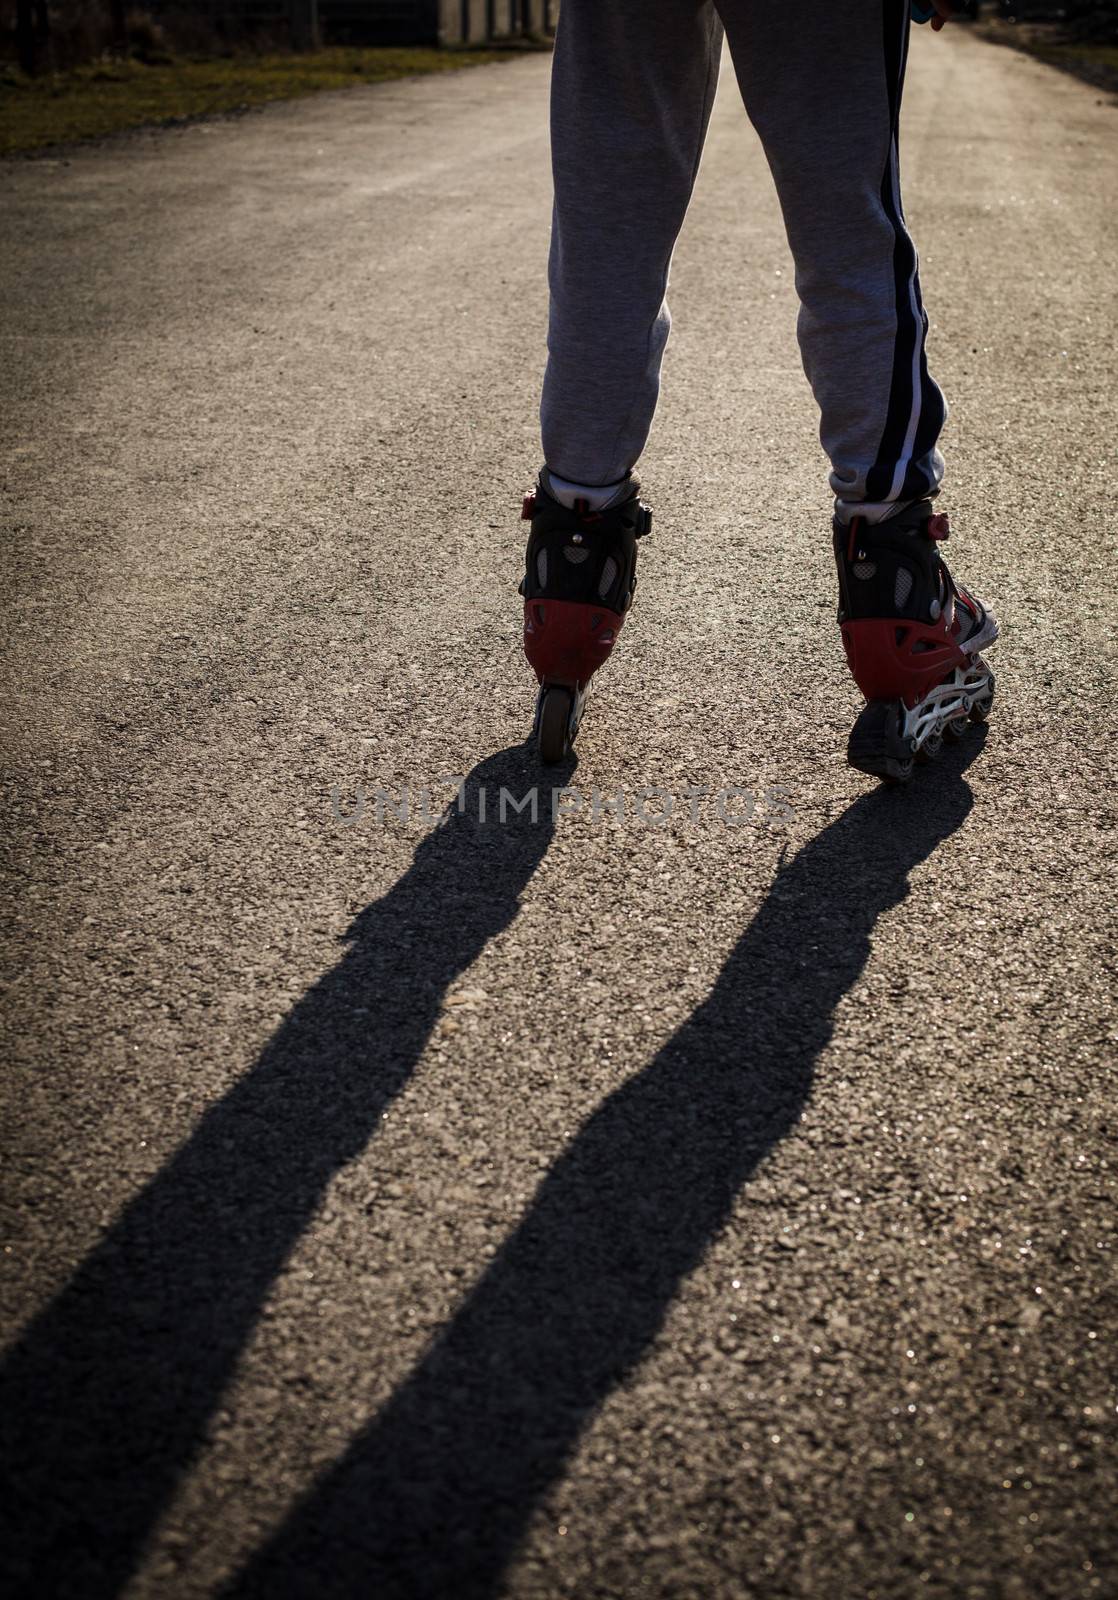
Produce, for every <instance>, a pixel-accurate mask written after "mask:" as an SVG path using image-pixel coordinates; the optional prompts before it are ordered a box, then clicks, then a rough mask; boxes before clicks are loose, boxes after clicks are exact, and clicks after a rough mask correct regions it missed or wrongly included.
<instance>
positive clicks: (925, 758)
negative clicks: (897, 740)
mask: <svg viewBox="0 0 1118 1600" xmlns="http://www.w3.org/2000/svg"><path fill="white" fill-rule="evenodd" d="M942 753H943V734H942V733H930V734H929V735H928V737H927V738H926V739H925V740H924V743H923V744H922V745H921V746H920V748H919V750H917V752H916V759H917V761H919V763H920V765H921V766H922V767H926V766H927V765H928V764H929V763H930V762H932V761H937V760H938V759H939V757H940V755H941V754H942Z"/></svg>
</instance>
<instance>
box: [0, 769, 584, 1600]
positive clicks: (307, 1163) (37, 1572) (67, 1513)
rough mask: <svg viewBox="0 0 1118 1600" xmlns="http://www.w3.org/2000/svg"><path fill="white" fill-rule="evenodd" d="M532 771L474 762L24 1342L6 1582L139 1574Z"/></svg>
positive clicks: (492, 885)
mask: <svg viewBox="0 0 1118 1600" xmlns="http://www.w3.org/2000/svg"><path fill="white" fill-rule="evenodd" d="M538 779H539V774H538V769H537V768H536V767H535V763H534V759H533V758H532V757H531V755H530V752H529V751H528V750H527V748H526V747H518V748H516V749H513V750H507V751H502V752H501V753H500V754H497V755H494V756H492V757H490V758H489V759H487V760H485V761H483V762H481V763H480V764H479V765H478V766H477V767H476V768H475V769H474V771H473V772H472V773H471V774H470V775H469V779H468V781H467V791H466V793H467V800H468V802H469V804H468V807H467V810H466V811H465V813H464V814H463V813H460V812H459V810H458V808H457V806H453V807H452V808H451V810H450V812H449V814H448V817H447V819H446V821H445V822H444V823H443V825H442V826H441V827H439V828H438V829H436V830H435V831H434V832H433V833H431V834H429V835H428V836H427V837H426V838H425V839H424V840H423V841H422V842H421V844H420V846H419V848H418V850H417V852H416V856H415V860H414V863H413V865H412V866H411V868H410V869H409V870H408V872H407V873H406V874H405V875H404V877H403V878H401V880H400V881H399V882H398V883H397V884H396V885H395V887H394V888H393V889H392V890H391V891H390V892H389V893H388V894H387V895H385V896H384V898H383V899H381V900H379V901H377V902H376V903H375V904H373V905H371V906H369V907H368V908H367V909H366V910H365V911H363V912H362V913H361V914H360V916H358V917H357V918H356V920H355V921H354V923H353V925H352V927H351V928H350V930H349V933H348V935H347V938H348V940H349V942H350V949H349V951H348V953H347V954H346V955H345V956H344V958H343V959H342V960H341V961H340V962H339V964H338V965H337V966H336V967H334V968H333V969H332V970H331V971H330V972H328V973H326V974H325V976H324V977H323V978H322V979H321V980H320V981H319V982H318V983H317V984H316V985H315V986H314V988H312V989H311V990H310V991H309V992H308V993H307V994H306V996H305V997H304V998H303V999H302V1000H301V1001H300V1002H299V1003H298V1005H296V1007H295V1008H294V1010H293V1011H292V1013H291V1015H290V1016H289V1017H288V1018H287V1019H286V1020H285V1021H284V1023H283V1024H282V1026H281V1027H280V1028H279V1030H278V1031H277V1033H276V1034H275V1036H274V1037H273V1038H272V1039H271V1040H270V1042H269V1043H268V1045H267V1047H266V1048H265V1050H264V1051H263V1053H262V1055H261V1057H260V1059H259V1061H258V1062H257V1063H256V1064H255V1066H254V1067H253V1069H252V1070H251V1072H249V1073H248V1074H247V1075H246V1076H245V1077H244V1078H243V1079H241V1080H240V1081H239V1082H238V1083H237V1084H236V1085H235V1086H234V1087H233V1088H232V1089H231V1090H230V1092H229V1093H228V1094H227V1095H226V1096H225V1097H224V1098H223V1099H222V1100H221V1101H220V1102H219V1103H218V1104H217V1105H215V1106H214V1107H213V1108H212V1109H211V1110H210V1111H209V1112H208V1113H207V1114H206V1115H205V1116H204V1117H203V1119H202V1121H201V1122H200V1124H199V1126H198V1129H197V1131H196V1132H195V1133H194V1134H193V1135H192V1136H191V1138H190V1139H189V1140H188V1141H187V1142H186V1144H185V1145H184V1146H183V1147H182V1148H181V1149H180V1150H179V1151H178V1152H177V1153H176V1154H175V1155H174V1156H173V1157H172V1158H171V1160H170V1161H169V1162H168V1163H167V1164H166V1166H165V1167H164V1168H163V1169H162V1170H161V1171H160V1172H159V1173H158V1174H157V1175H156V1177H155V1178H153V1179H152V1180H151V1182H150V1183H149V1184H148V1185H147V1187H146V1188H144V1189H143V1190H142V1191H141V1193H140V1194H139V1195H138V1196H137V1197H136V1198H135V1199H134V1200H133V1201H132V1202H131V1203H130V1204H129V1205H128V1206H127V1207H126V1209H125V1210H124V1211H123V1213H122V1214H121V1216H120V1218H119V1220H118V1221H117V1222H116V1223H115V1224H114V1225H113V1227H112V1228H111V1229H110V1231H109V1232H108V1234H107V1235H106V1237H105V1238H104V1240H103V1241H102V1242H101V1243H100V1244H99V1245H98V1246H97V1247H96V1248H95V1249H94V1250H93V1251H92V1252H91V1253H90V1255H89V1256H88V1257H87V1259H86V1260H85V1261H84V1262H83V1263H82V1265H81V1266H80V1267H79V1268H78V1269H77V1271H76V1272H75V1274H74V1276H73V1278H72V1279H71V1280H70V1282H69V1283H68V1284H67V1285H66V1287H65V1288H64V1289H63V1290H62V1291H61V1292H60V1293H59V1294H58V1296H57V1297H56V1298H55V1299H54V1300H53V1301H52V1302H51V1303H50V1304H49V1305H48V1306H47V1307H46V1309H45V1310H44V1311H43V1312H42V1314H41V1315H39V1316H38V1317H36V1318H35V1319H34V1320H33V1321H32V1322H31V1324H30V1325H29V1327H28V1328H27V1330H26V1331H25V1333H24V1334H23V1336H22V1337H21V1338H20V1340H19V1342H18V1343H17V1344H16V1346H15V1347H14V1348H13V1350H12V1352H11V1354H10V1356H9V1358H8V1360H7V1361H6V1363H5V1365H4V1368H3V1371H2V1372H0V1446H2V1450H3V1458H4V1460H5V1462H6V1468H5V1476H6V1477H7V1480H8V1482H7V1487H6V1489H5V1491H4V1493H3V1494H2V1495H0V1574H4V1575H6V1579H7V1583H6V1592H7V1593H8V1594H9V1595H13V1596H14V1595H16V1594H19V1595H26V1596H35V1597H36V1600H41V1597H44V1596H50V1597H51V1600H56V1597H62V1596H71V1595H72V1596H81V1597H82V1600H102V1597H106V1596H110V1595H114V1594H116V1593H117V1592H118V1591H119V1590H120V1588H121V1587H122V1586H123V1585H124V1583H125V1582H126V1581H127V1579H128V1578H129V1576H130V1574H131V1573H132V1571H133V1570H134V1568H135V1565H136V1562H137V1560H138V1558H139V1554H140V1552H141V1549H142V1546H143V1543H144V1540H145V1538H146V1536H147V1535H148V1534H149V1532H150V1531H151V1529H152V1527H153V1525H154V1523H155V1521H156V1519H157V1518H158V1516H159V1515H160V1513H161V1512H162V1511H163V1510H164V1509H165V1507H166V1506H167V1504H168V1502H169V1500H170V1497H171V1496H172V1494H173V1493H174V1490H175V1488H176V1485H177V1484H178V1482H179V1481H180V1479H181V1477H182V1476H183V1474H184V1473H185V1472H186V1471H187V1470H188V1468H189V1466H190V1464H191V1462H192V1461H193V1459H194V1458H195V1456H196V1455H197V1452H198V1449H199V1446H200V1445H201V1444H202V1443H203V1442H204V1439H205V1434H206V1427H207V1423H208V1422H209V1419H210V1417H211V1415H212V1413H213V1411H214V1409H215V1407H216V1405H217V1404H218V1402H219V1400H220V1398H221V1395H222V1393H223V1391H224V1389H225V1387H226V1385H227V1383H228V1381H229V1379H230V1377H231V1376H232V1373H233V1371H234V1368H235V1365H236V1362H237V1359H238V1356H239V1355H240V1352H241V1350H242V1348H243V1347H244V1344H245V1341H246V1340H247V1339H248V1338H249V1336H250V1334H251V1332H252V1329H253V1327H254V1325H255V1323H256V1321H257V1318H258V1317H259V1314H260V1310H261V1306H262V1304H263V1303H264V1301H265V1300H266V1298H267V1295H268V1291H269V1289H270V1287H271V1285H272V1283H273V1282H274V1280H275V1278H276V1276H277V1274H278V1273H279V1272H280V1270H281V1268H282V1267H283V1264H284V1262H285V1260H286V1259H287V1257H288V1256H289V1255H290V1253H291V1251H292V1249H293V1248H294V1246H295V1244H296V1243H297V1241H298V1239H299V1237H300V1235H301V1234H302V1233H303V1231H304V1229H305V1228H306V1226H307V1225H308V1223H309V1222H310V1220H311V1217H312V1215H313V1213H314V1211H315V1209H316V1207H317V1206H318V1204H319V1202H320V1200H321V1198H322V1196H323V1193H324V1191H325V1189H326V1187H327V1185H328V1184H329V1183H330V1181H331V1179H332V1178H333V1177H334V1175H335V1174H336V1173H337V1172H338V1170H339V1169H340V1168H341V1167H342V1166H344V1165H345V1163H346V1162H348V1161H350V1160H352V1159H353V1158H354V1157H356V1156H358V1155H359V1154H360V1153H361V1151H362V1150H363V1149H364V1148H365V1146H366V1144H367V1143H368V1141H369V1138H370V1137H371V1135H372V1134H373V1133H374V1131H375V1129H376V1127H377V1124H378V1122H379V1121H380V1118H381V1114H382V1112H383V1111H384V1109H385V1107H386V1106H387V1105H388V1104H389V1103H390V1102H391V1101H392V1099H393V1097H394V1096H395V1095H397V1094H398V1093H399V1092H400V1090H401V1089H402V1088H403V1086H404V1084H405V1083H406V1082H407V1080H408V1077H409V1075H410V1074H411V1072H412V1069H413V1068H414V1066H415V1063H416V1061H417V1059H418V1057H419V1055H420V1054H421V1052H422V1050H423V1048H424V1045H425V1044H426V1041H427V1038H428V1035H429V1033H430V1030H431V1027H432V1024H433V1023H434V1021H435V1019H436V1017H437V1015H438V1011H439V1008H440V1005H441V1003H442V999H443V995H444V993H445V991H446V989H447V986H448V985H449V984H450V983H451V982H452V981H453V979H454V978H455V977H456V976H457V975H458V974H459V973H461V972H462V971H463V970H464V969H465V968H467V967H468V966H470V964H471V963H472V962H473V961H474V960H476V958H477V956H478V955H479V954H480V952H481V951H482V950H483V949H484V947H485V945H486V944H487V943H488V941H489V940H490V939H492V938H493V937H494V936H495V935H496V934H498V933H500V932H501V930H502V929H504V928H506V927H507V926H508V925H509V924H510V923H511V922H512V920H513V918H514V917H515V915H516V911H517V906H518V901H519V896H520V894H521V893H522V892H523V890H524V888H525V886H526V885H527V884H528V882H529V880H530V879H531V877H532V874H533V872H534V871H535V869H536V867H537V866H538V864H539V862H540V859H541V858H542V856H543V855H544V853H545V851H546V849H547V846H548V843H549V841H550V838H551V835H552V826H551V821H550V818H549V817H547V816H545V815H541V817H540V820H539V822H538V824H533V823H532V821H531V819H530V816H529V814H528V813H527V812H526V813H525V815H524V816H523V818H517V817H516V816H515V814H513V815H511V816H510V817H509V818H508V820H507V821H506V822H505V824H504V826H493V825H490V826H486V827H480V826H479V825H478V821H477V791H478V789H479V787H484V788H485V789H486V791H487V793H488V796H489V800H490V805H491V806H492V804H493V802H494V801H495V800H496V797H497V793H498V790H499V788H500V787H501V786H502V785H504V786H506V787H508V788H509V789H510V791H511V792H512V793H513V794H516V795H521V794H523V793H524V792H525V790H526V789H527V788H528V787H529V786H530V785H532V784H533V783H536V782H538ZM558 781H559V782H563V781H565V779H564V777H563V776H562V775H560V776H559V777H558Z"/></svg>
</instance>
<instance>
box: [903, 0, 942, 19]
mask: <svg viewBox="0 0 1118 1600" xmlns="http://www.w3.org/2000/svg"><path fill="white" fill-rule="evenodd" d="M908 9H909V12H910V13H911V16H912V20H913V22H931V20H932V18H933V17H934V16H935V14H936V8H935V6H929V5H925V4H924V0H910V3H909V8H908Z"/></svg>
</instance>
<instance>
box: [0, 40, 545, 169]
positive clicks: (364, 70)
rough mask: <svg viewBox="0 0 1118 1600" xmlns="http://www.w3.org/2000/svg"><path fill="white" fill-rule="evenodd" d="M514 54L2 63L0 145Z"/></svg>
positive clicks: (31, 145) (98, 133)
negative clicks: (32, 70)
mask: <svg viewBox="0 0 1118 1600" xmlns="http://www.w3.org/2000/svg"><path fill="white" fill-rule="evenodd" d="M515 57H516V52H515V51H508V50H406V49H357V48H341V47H339V48H336V49H332V50H316V51H313V52H309V53H307V54H306V55H275V56H249V55H244V56H233V57H229V58H226V59H221V60H210V61H169V62H164V63H159V64H158V65H153V66H147V65H145V64H144V63H143V62H140V61H134V60H120V61H115V60H114V61H109V60H105V61H100V62H95V63H94V64H93V65H91V66H87V67H79V68H76V69H75V70H74V71H73V72H67V73H64V74H62V73H60V74H55V75H52V76H50V77H42V78H25V77H23V76H22V74H20V73H18V72H15V71H14V70H9V71H7V72H5V73H4V74H3V75H2V76H0V155H4V156H13V155H26V154H27V153H28V152H29V151H32V150H42V149H45V148H47V147H48V146H50V145H56V144H73V143H75V142H77V141H78V140H81V139H99V138H103V137H104V136H105V135H106V134H110V133H122V132H124V131H125V130H126V129H128V128H142V127H150V126H153V125H158V124H160V123H168V122H181V121H183V120H184V119H186V118H191V117H210V116H215V115H219V114H221V113H224V112H231V111H245V110H248V109H249V108H250V107H252V106H263V105H267V104H268V103H269V102H270V101H273V100H294V99H297V98H299V97H300V96H302V95H307V94H316V93H317V92H318V91H319V90H321V89H349V88H352V87H353V86H354V85H355V84H362V83H384V82H386V81H387V80H389V79H391V78H410V77H413V76H414V75H415V74H417V73H426V72H450V71H453V70H454V69H456V68H459V67H476V66H483V65H484V64H485V63H486V62H490V61H509V60H513V59H515Z"/></svg>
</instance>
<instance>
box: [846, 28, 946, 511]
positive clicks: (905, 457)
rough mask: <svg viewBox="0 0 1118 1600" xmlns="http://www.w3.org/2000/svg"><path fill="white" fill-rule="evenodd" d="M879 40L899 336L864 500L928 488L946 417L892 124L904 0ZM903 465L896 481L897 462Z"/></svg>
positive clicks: (901, 65)
mask: <svg viewBox="0 0 1118 1600" xmlns="http://www.w3.org/2000/svg"><path fill="white" fill-rule="evenodd" d="M881 9H882V44H883V49H884V53H885V82H886V88H887V92H888V96H889V119H890V140H889V153H888V156H887V158H886V162H885V171H884V172H883V174H882V178H881V205H882V209H883V210H884V212H885V215H886V216H887V217H888V218H889V221H890V222H891V223H892V225H893V234H894V245H893V292H894V296H895V304H896V309H897V335H896V342H895V344H894V347H893V376H892V381H891V383H890V387H889V406H888V411H887V413H886V418H885V426H884V428H883V430H882V435H881V442H880V444H879V445H878V449H877V457H876V459H875V461H874V464H873V466H872V467H871V468H870V470H869V473H868V474H867V477H866V499H867V500H869V501H883V500H891V499H894V498H900V499H919V497H920V496H921V495H922V494H926V493H927V492H928V491H929V489H930V488H931V487H932V485H931V482H930V480H929V478H928V476H927V474H926V473H925V471H924V470H923V469H922V467H921V466H920V465H919V463H920V462H921V461H922V460H924V459H925V458H926V457H927V455H928V452H929V451H930V450H931V449H932V447H933V445H934V444H935V441H936V438H937V437H938V435H939V430H940V429H941V428H942V426H943V423H944V418H945V414H946V413H945V408H944V404H943V396H942V395H941V394H940V392H939V389H938V388H937V387H936V385H935V384H934V383H933V382H932V380H931V377H930V375H929V373H928V364H927V359H926V356H925V353H924V340H925V336H926V334H927V328H928V319H927V316H926V314H925V312H924V305H923V301H922V299H921V295H920V278H919V273H918V271H917V261H916V247H915V246H914V244H913V242H912V240H911V238H910V237H909V234H908V230H907V228H906V227H905V222H904V213H903V211H902V209H901V195H900V167H899V158H898V146H897V126H898V122H899V119H900V109H901V91H902V89H903V86H904V74H905V65H906V62H907V58H908V35H909V17H908V0H883V3H882V8H881ZM902 466H903V469H904V470H903V473H902V474H901V479H900V482H899V483H898V482H897V481H896V480H897V474H898V468H899V467H902Z"/></svg>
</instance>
